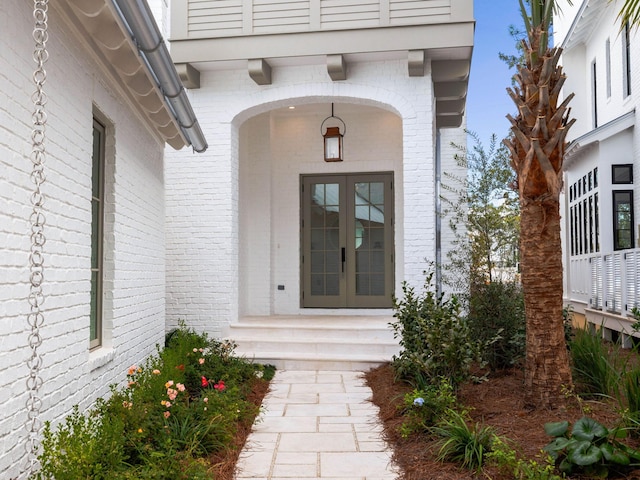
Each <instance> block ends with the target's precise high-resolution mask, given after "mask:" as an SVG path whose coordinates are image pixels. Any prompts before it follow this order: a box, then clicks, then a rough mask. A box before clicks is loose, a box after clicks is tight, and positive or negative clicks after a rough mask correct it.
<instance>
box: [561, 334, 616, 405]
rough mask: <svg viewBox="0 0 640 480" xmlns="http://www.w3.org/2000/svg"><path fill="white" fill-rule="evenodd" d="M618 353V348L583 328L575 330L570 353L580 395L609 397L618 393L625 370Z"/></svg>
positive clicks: (574, 377) (574, 378) (575, 381)
mask: <svg viewBox="0 0 640 480" xmlns="http://www.w3.org/2000/svg"><path fill="white" fill-rule="evenodd" d="M610 348H611V349H612V350H611V351H610V350H609V349H610ZM618 350H619V347H618V346H617V345H614V344H609V343H606V342H605V341H604V340H603V339H602V338H601V337H600V336H599V335H597V334H593V333H591V332H589V331H587V330H583V329H577V330H576V331H575V333H574V336H573V339H572V341H571V343H570V344H569V351H570V354H571V361H572V362H571V363H572V370H573V381H574V383H575V385H576V391H577V393H579V394H581V395H584V396H608V395H611V394H612V393H614V392H615V389H616V388H617V385H618V382H619V381H620V374H619V373H618V372H619V371H620V368H621V367H622V365H621V357H620V355H619V352H618Z"/></svg>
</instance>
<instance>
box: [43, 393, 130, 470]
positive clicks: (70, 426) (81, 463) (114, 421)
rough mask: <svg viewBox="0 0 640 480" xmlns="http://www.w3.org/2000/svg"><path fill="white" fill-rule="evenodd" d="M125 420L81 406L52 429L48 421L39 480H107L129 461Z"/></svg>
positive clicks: (75, 407) (44, 433)
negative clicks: (86, 410) (92, 412)
mask: <svg viewBox="0 0 640 480" xmlns="http://www.w3.org/2000/svg"><path fill="white" fill-rule="evenodd" d="M123 427H124V425H123V423H122V422H121V421H120V420H119V419H118V418H105V417H101V416H98V415H86V416H85V415H82V414H81V413H80V411H79V409H78V406H77V405H76V406H74V407H73V412H72V413H71V414H70V415H68V416H67V417H66V418H65V420H64V421H63V422H62V423H60V424H59V425H58V427H57V429H55V430H53V429H52V427H51V423H50V422H46V423H45V428H44V431H43V439H42V449H43V451H44V452H45V454H43V455H41V456H40V457H39V460H40V464H41V469H40V471H39V472H38V473H37V474H36V477H35V478H36V479H37V480H48V479H50V478H55V479H57V480H75V479H78V478H92V479H97V480H100V479H106V478H110V474H111V473H112V472H118V471H122V470H123V468H124V465H125V461H126V460H127V456H126V454H125V448H124V442H123V437H122V435H123Z"/></svg>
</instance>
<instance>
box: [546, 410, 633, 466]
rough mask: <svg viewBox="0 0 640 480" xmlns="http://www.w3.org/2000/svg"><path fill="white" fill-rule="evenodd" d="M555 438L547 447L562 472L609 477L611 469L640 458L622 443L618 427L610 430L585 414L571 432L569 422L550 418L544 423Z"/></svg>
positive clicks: (548, 433) (622, 433) (621, 432)
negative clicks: (554, 420) (555, 420)
mask: <svg viewBox="0 0 640 480" xmlns="http://www.w3.org/2000/svg"><path fill="white" fill-rule="evenodd" d="M544 429H545V432H546V433H547V435H550V436H551V437H555V438H554V440H553V441H552V442H551V443H549V444H548V445H547V446H545V447H544V451H546V452H549V454H550V455H551V456H552V458H553V459H554V460H555V462H556V464H557V465H558V468H559V469H560V471H561V472H563V473H566V474H571V473H583V474H586V475H593V476H599V477H603V478H604V477H606V476H607V475H608V474H609V471H610V470H621V469H624V468H625V467H628V466H629V465H631V463H632V461H634V462H636V465H637V462H638V461H639V460H640V452H638V451H637V450H634V449H632V448H630V447H628V446H627V445H625V444H623V443H621V442H620V441H618V440H617V438H618V437H619V436H621V435H624V431H622V430H619V429H613V430H609V429H607V428H606V427H605V426H604V425H602V424H600V423H599V422H597V421H595V420H593V419H592V418H589V417H582V418H581V419H580V420H578V421H577V422H576V423H575V424H574V425H573V429H572V430H571V432H569V422H567V421H563V422H551V423H547V424H545V426H544Z"/></svg>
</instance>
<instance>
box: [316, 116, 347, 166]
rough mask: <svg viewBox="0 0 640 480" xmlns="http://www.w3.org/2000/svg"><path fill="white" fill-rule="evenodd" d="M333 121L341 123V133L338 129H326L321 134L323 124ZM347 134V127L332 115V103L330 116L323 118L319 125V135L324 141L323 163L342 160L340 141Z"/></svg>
mask: <svg viewBox="0 0 640 480" xmlns="http://www.w3.org/2000/svg"><path fill="white" fill-rule="evenodd" d="M332 118H333V119H335V120H337V121H339V122H340V123H342V132H340V127H335V126H333V127H329V126H328V127H327V130H326V132H325V133H324V134H322V129H323V127H324V124H325V123H326V122H327V121H328V120H331V119H332ZM346 132H347V126H346V125H345V123H344V121H343V120H342V119H341V118H340V117H336V116H335V115H334V114H333V103H331V115H330V116H329V117H327V118H325V119H324V120H323V121H322V124H321V125H320V133H321V134H322V138H323V140H324V161H325V162H341V161H342V160H344V158H343V156H342V155H343V149H342V139H343V137H344V135H345V133H346Z"/></svg>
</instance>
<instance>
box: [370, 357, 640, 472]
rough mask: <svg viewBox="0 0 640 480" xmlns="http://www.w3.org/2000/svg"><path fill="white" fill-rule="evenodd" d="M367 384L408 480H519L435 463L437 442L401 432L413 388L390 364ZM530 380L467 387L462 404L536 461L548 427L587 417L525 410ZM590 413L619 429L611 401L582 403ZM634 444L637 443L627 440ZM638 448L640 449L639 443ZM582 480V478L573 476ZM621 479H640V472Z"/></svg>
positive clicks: (517, 376) (573, 409) (504, 377)
mask: <svg viewBox="0 0 640 480" xmlns="http://www.w3.org/2000/svg"><path fill="white" fill-rule="evenodd" d="M365 378H366V381H367V383H368V385H369V387H371V389H372V391H373V396H372V402H373V403H374V404H375V405H377V406H378V407H379V409H380V419H381V421H382V423H383V425H384V432H385V438H386V440H387V442H389V444H390V445H391V446H392V448H393V450H394V461H395V463H396V464H397V465H398V466H399V467H400V468H401V470H402V471H403V473H404V476H403V477H402V478H403V480H477V479H478V480H479V479H491V480H513V475H508V474H505V473H501V472H498V471H497V470H496V469H495V468H487V469H486V470H484V471H481V472H469V471H468V470H463V469H461V468H459V467H458V466H456V465H454V464H451V463H442V462H438V461H436V460H435V457H436V454H437V451H436V450H435V448H434V445H433V441H432V440H430V439H429V438H427V436H426V435H425V436H419V435H413V436H411V437H410V438H402V437H401V436H400V434H399V433H398V432H399V428H400V425H401V424H402V417H401V416H400V414H399V409H398V405H400V404H401V403H402V399H403V396H404V394H405V393H407V392H409V391H411V388H410V387H409V386H408V385H406V384H404V383H396V382H395V381H394V373H393V370H392V368H391V366H390V365H383V366H381V367H378V368H376V369H374V370H371V371H369V372H368V373H366V375H365ZM523 380H524V375H523V371H522V370H521V369H512V370H508V371H505V372H502V373H501V374H500V375H499V376H495V375H494V376H492V377H490V379H489V380H488V381H486V382H482V383H478V384H472V383H469V384H465V385H463V386H462V387H461V389H460V391H459V392H458V399H459V401H460V404H461V405H464V406H465V407H467V408H471V417H472V419H473V421H474V422H479V423H482V424H484V425H491V426H492V427H494V428H495V429H496V432H497V434H498V435H500V436H503V437H507V438H508V439H510V440H511V441H512V442H513V443H512V446H513V448H514V449H515V450H516V451H518V452H520V453H521V454H522V455H524V456H525V457H526V458H530V459H535V458H536V456H537V455H538V454H539V452H540V450H541V449H542V447H544V446H545V445H546V444H547V443H549V441H550V438H549V437H548V436H547V435H546V434H545V432H544V428H543V426H544V424H545V423H547V422H555V421H561V420H569V421H570V422H571V423H574V422H575V421H576V420H578V419H580V418H581V417H582V416H584V414H583V412H582V410H581V408H580V405H579V403H578V402H577V401H570V402H568V403H569V406H567V407H566V408H560V409H555V410H530V409H526V408H525V407H524V402H523V398H524V381H523ZM582 403H583V408H584V407H586V408H588V412H587V416H589V417H591V418H594V419H595V420H597V421H599V422H600V423H602V424H603V425H605V426H607V427H610V426H613V425H614V424H615V423H616V421H617V419H618V415H617V414H616V410H615V408H616V406H615V405H613V404H608V403H605V402H592V401H589V402H584V401H583V402H582ZM625 443H628V444H631V443H632V442H631V441H625ZM635 443H636V445H634V447H636V448H638V445H637V442H635ZM570 478H571V479H574V480H577V479H581V478H582V477H579V476H572V477H570ZM611 478H614V477H611ZM617 478H626V479H636V480H638V479H640V470H635V471H633V472H631V473H628V474H627V475H626V476H619V477H617Z"/></svg>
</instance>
